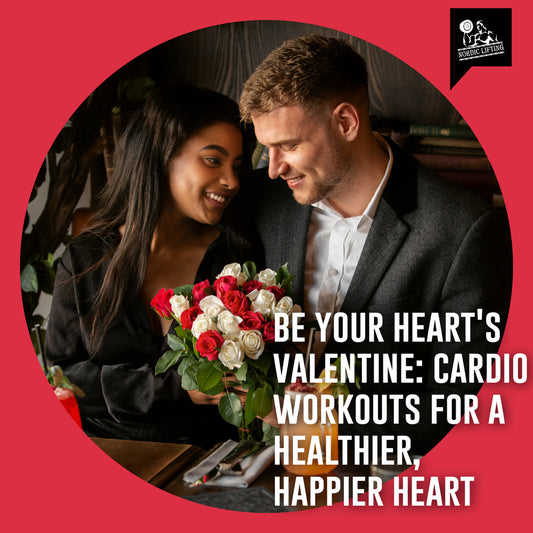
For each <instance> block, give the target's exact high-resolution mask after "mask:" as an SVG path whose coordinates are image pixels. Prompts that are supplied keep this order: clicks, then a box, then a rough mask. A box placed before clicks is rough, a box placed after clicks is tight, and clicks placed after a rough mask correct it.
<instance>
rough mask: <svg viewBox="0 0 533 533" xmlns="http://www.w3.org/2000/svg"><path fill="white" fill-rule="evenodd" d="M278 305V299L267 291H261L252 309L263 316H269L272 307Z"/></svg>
mask: <svg viewBox="0 0 533 533" xmlns="http://www.w3.org/2000/svg"><path fill="white" fill-rule="evenodd" d="M275 303H276V297H275V296H274V295H273V294H272V293H271V292H270V291H266V290H265V289H261V290H260V291H259V294H258V295H257V298H256V299H255V300H254V301H253V302H252V304H251V309H252V311H255V312H256V313H261V314H262V315H263V316H267V315H269V314H270V313H271V312H272V307H273V306H274V304H275Z"/></svg>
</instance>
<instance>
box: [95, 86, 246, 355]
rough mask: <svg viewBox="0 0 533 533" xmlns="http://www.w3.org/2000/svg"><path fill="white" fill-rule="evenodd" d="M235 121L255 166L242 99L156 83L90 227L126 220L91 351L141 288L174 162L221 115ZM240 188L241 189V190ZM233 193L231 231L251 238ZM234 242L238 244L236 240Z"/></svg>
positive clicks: (122, 146) (125, 139) (107, 227)
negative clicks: (243, 119)
mask: <svg viewBox="0 0 533 533" xmlns="http://www.w3.org/2000/svg"><path fill="white" fill-rule="evenodd" d="M220 122H222V123H229V124H233V125H235V126H236V127H237V128H239V130H241V132H243V154H244V158H243V160H244V169H243V170H244V172H243V176H240V178H241V185H242V182H243V180H245V179H246V175H247V174H249V172H248V171H249V170H250V169H251V167H250V162H249V155H248V154H249V149H248V142H247V140H246V139H247V135H246V134H245V132H244V131H243V125H242V123H241V121H240V116H239V109H238V106H237V104H236V103H235V102H234V101H233V100H231V99H230V98H228V97H226V96H224V95H223V94H220V93H217V92H215V91H211V90H209V89H203V88H197V87H194V86H191V85H185V84H171V85H167V86H165V87H162V88H159V89H157V90H155V91H154V92H153V93H152V95H151V96H150V97H149V98H148V100H147V102H146V104H145V105H144V107H143V108H142V109H141V110H140V111H139V112H137V114H136V115H135V116H134V117H132V120H131V122H130V124H129V125H128V127H127V128H126V130H125V132H124V134H123V135H122V137H121V139H120V141H119V143H118V144H117V148H116V151H115V161H114V171H113V176H112V178H111V179H110V181H109V183H108V184H107V186H106V187H105V189H104V191H103V192H102V195H101V197H100V203H99V209H98V211H97V212H96V214H95V216H94V218H93V223H92V225H91V228H90V230H89V231H90V232H91V233H93V234H96V235H101V236H105V235H107V234H109V233H112V232H116V231H117V230H118V228H120V227H121V226H124V231H123V235H122V238H121V239H120V241H119V242H118V245H117V246H116V248H115V249H114V250H112V251H111V253H110V254H109V256H108V257H109V266H108V268H107V271H106V274H105V277H104V281H103V283H102V286H101V288H100V290H99V292H98V294H97V296H96V299H95V302H94V305H93V308H92V314H91V320H92V335H91V345H92V346H91V351H92V352H93V353H94V352H95V351H96V350H97V349H98V348H99V346H100V344H101V340H102V338H103V335H104V333H105V332H106V331H107V330H108V329H109V328H110V327H111V325H112V324H113V323H114V322H115V320H116V319H117V318H118V316H119V314H120V313H121V312H122V310H123V309H124V307H125V305H126V304H127V298H128V297H131V295H137V294H139V292H140V291H141V288H142V284H143V281H144V277H145V274H146V269H147V265H148V257H149V255H150V245H151V242H152V237H153V234H154V231H155V228H156V224H157V222H158V220H159V218H160V216H161V212H162V199H163V196H164V194H165V192H166V191H167V190H168V164H169V162H170V160H171V159H172V158H173V157H174V156H176V155H177V154H178V153H179V151H180V149H181V147H182V146H183V144H184V143H185V142H186V141H187V140H188V139H190V138H191V137H192V136H194V135H196V134H197V133H198V132H199V131H200V130H202V129H203V128H206V127H208V126H210V125H213V124H215V123H220ZM238 196H239V195H237V198H238ZM234 202H235V200H234V201H232V203H231V204H230V206H229V207H228V209H227V210H226V211H229V210H230V209H231V211H230V212H229V214H226V215H225V218H227V219H228V220H231V221H232V223H231V224H230V226H231V227H230V228H228V235H229V239H230V240H231V241H233V243H234V246H236V247H239V246H246V245H247V244H248V243H247V239H246V237H245V236H244V234H242V232H241V229H242V227H244V226H241V227H239V220H240V217H235V216H234V213H235V210H236V209H238V205H237V204H238V202H236V204H235V205H232V204H234ZM230 247H231V246H230Z"/></svg>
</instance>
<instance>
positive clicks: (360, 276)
mask: <svg viewBox="0 0 533 533" xmlns="http://www.w3.org/2000/svg"><path fill="white" fill-rule="evenodd" d="M408 233H409V227H408V226H407V224H405V223H404V222H403V221H402V220H401V219H400V218H399V217H398V216H397V214H396V213H395V211H394V210H393V209H392V208H391V206H390V205H389V204H388V202H387V201H386V200H384V199H383V198H382V200H381V203H380V206H379V209H378V213H377V214H376V218H375V219H374V221H373V223H372V227H371V228H370V233H369V234H368V238H367V240H366V243H365V246H364V248H363V253H362V254H361V259H360V260H359V264H358V265H357V269H356V270H355V274H354V277H353V278H352V282H351V284H350V287H349V289H348V292H347V293H346V297H345V299H344V303H343V305H342V307H341V310H342V311H343V312H360V311H362V310H363V309H364V308H365V306H366V304H367V302H368V301H369V299H370V298H371V296H372V294H373V293H374V291H375V290H376V288H377V287H378V285H379V283H380V281H381V279H382V278H383V276H384V274H385V272H386V271H387V269H388V268H389V265H390V264H391V262H392V261H393V259H394V256H395V255H396V252H397V251H398V249H399V248H400V247H401V245H402V243H403V241H404V239H405V237H406V235H407V234H408Z"/></svg>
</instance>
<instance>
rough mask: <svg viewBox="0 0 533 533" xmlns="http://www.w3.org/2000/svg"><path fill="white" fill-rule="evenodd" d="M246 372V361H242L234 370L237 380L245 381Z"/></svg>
mask: <svg viewBox="0 0 533 533" xmlns="http://www.w3.org/2000/svg"><path fill="white" fill-rule="evenodd" d="M247 372H248V361H244V363H243V364H242V365H241V367H240V368H238V369H237V371H236V372H235V377H236V378H237V379H238V380H239V381H246V374H247Z"/></svg>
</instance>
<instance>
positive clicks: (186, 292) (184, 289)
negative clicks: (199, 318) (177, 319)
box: [174, 284, 194, 302]
mask: <svg viewBox="0 0 533 533" xmlns="http://www.w3.org/2000/svg"><path fill="white" fill-rule="evenodd" d="M193 287H194V285H192V284H189V285H182V286H181V287H176V288H175V289H174V295H178V294H183V296H186V297H187V298H188V299H189V301H190V302H192V288H193Z"/></svg>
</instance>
